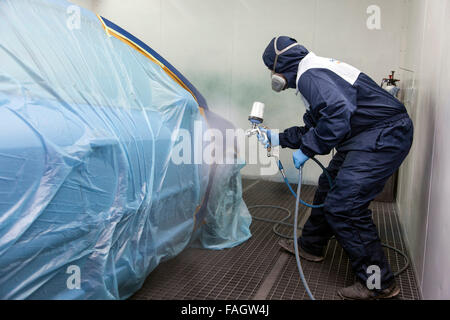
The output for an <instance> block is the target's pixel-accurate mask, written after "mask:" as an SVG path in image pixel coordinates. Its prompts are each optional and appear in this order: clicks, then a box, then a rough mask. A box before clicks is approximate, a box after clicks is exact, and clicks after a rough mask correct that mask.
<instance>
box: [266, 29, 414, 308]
mask: <svg viewBox="0 0 450 320" xmlns="http://www.w3.org/2000/svg"><path fill="white" fill-rule="evenodd" d="M263 60H264V63H265V65H266V66H267V67H268V68H269V70H270V71H271V79H272V88H273V90H275V91H277V92H280V91H283V90H286V89H296V91H297V94H298V93H300V95H299V97H301V98H302V99H303V101H304V103H305V104H306V109H307V112H306V113H305V115H304V117H303V119H304V123H305V125H304V126H303V127H293V128H289V129H286V130H285V131H284V132H282V133H280V134H275V133H274V132H271V131H270V130H267V132H266V133H267V135H268V138H269V140H270V143H271V145H272V146H277V145H280V146H281V147H283V148H291V149H295V150H297V151H295V152H294V154H293V161H294V164H295V166H296V167H297V168H300V167H301V166H303V165H304V164H305V162H306V161H308V159H310V158H312V157H314V156H316V155H326V154H329V153H330V152H331V151H332V150H333V149H334V148H335V149H336V154H335V156H334V157H333V159H332V160H331V162H330V164H329V166H328V172H329V174H330V175H331V177H332V179H333V181H334V184H333V186H332V187H330V185H329V182H328V179H327V177H326V176H325V174H322V175H321V176H320V178H319V186H318V189H317V192H316V194H315V197H314V204H321V203H324V207H323V208H316V209H312V211H311V216H310V217H309V219H308V221H307V222H306V224H305V226H304V228H303V232H302V235H301V237H300V238H299V239H298V243H299V248H300V256H301V257H302V258H304V259H306V260H309V261H314V262H320V261H322V260H323V259H324V249H325V247H326V246H327V243H328V241H329V240H330V238H331V237H332V236H335V237H336V239H337V240H338V241H339V243H340V244H341V246H342V247H343V248H344V250H345V252H346V253H347V254H348V256H349V258H350V260H351V263H352V267H353V270H354V272H355V274H356V276H357V279H358V281H357V282H356V283H355V284H354V285H352V286H350V287H347V288H342V289H340V290H339V291H338V294H339V295H340V296H341V297H342V298H344V299H364V300H368V299H381V298H391V297H394V296H396V295H398V293H399V292H400V290H399V288H398V286H397V285H396V282H395V279H394V275H393V273H392V270H391V268H390V266H389V263H388V262H387V260H386V257H385V255H384V252H383V249H382V245H381V241H380V238H379V236H378V232H377V229H376V226H375V224H374V223H373V220H372V212H371V210H370V209H369V205H370V202H371V201H372V200H374V199H375V197H376V196H377V195H378V194H379V193H380V192H381V191H382V190H383V187H384V185H385V183H386V181H387V180H388V179H389V177H390V176H391V175H392V174H393V173H394V172H395V171H396V170H397V169H398V168H399V166H400V165H401V163H402V162H403V160H404V159H405V157H406V156H407V155H408V152H409V150H410V148H411V144H412V141H413V124H412V121H411V119H410V117H409V116H408V113H407V111H406V109H405V106H404V105H403V104H402V103H401V102H400V101H399V100H397V99H396V98H395V97H393V96H392V95H391V94H389V93H388V92H387V91H385V90H384V89H382V88H381V87H380V86H379V85H377V84H376V83H375V82H374V81H373V80H372V79H371V78H370V77H368V76H367V75H366V74H364V73H362V72H361V71H359V70H358V69H357V68H355V67H352V66H350V65H348V64H346V63H343V62H340V61H337V60H334V59H329V58H322V57H319V56H316V55H315V54H314V53H312V52H309V51H308V50H307V49H306V48H305V47H303V46H302V45H300V44H298V43H297V41H296V40H295V39H292V38H289V37H278V38H275V39H273V40H272V41H271V42H270V44H269V45H268V47H267V49H266V50H265V52H264V55H263ZM280 245H281V246H282V247H283V248H285V249H286V250H288V251H290V252H294V249H293V248H294V245H293V241H290V242H289V241H281V242H280ZM374 270H375V271H376V270H379V276H380V281H379V282H378V283H379V284H380V285H379V286H378V287H377V285H376V280H375V281H373V280H374V278H373V277H372V275H374V274H375V276H376V273H374ZM368 279H369V281H368ZM368 282H370V283H371V284H372V285H368ZM374 283H375V288H373V284H374Z"/></svg>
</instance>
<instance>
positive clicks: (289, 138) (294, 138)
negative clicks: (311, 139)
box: [279, 112, 314, 149]
mask: <svg viewBox="0 0 450 320" xmlns="http://www.w3.org/2000/svg"><path fill="white" fill-rule="evenodd" d="M303 122H304V123H305V125H304V126H303V127H292V128H289V129H286V130H284V132H282V133H280V136H279V138H280V146H281V147H283V148H290V149H299V148H300V144H301V139H302V136H303V135H304V134H306V133H307V132H308V131H309V130H310V129H311V128H312V127H313V126H314V120H313V119H312V117H311V114H310V113H309V112H306V113H305V115H304V116H303Z"/></svg>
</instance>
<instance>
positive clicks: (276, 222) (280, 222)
mask: <svg viewBox="0 0 450 320" xmlns="http://www.w3.org/2000/svg"><path fill="white" fill-rule="evenodd" d="M311 160H313V161H314V162H315V163H317V165H318V166H319V167H320V168H321V169H322V170H323V172H324V174H325V175H326V177H327V179H328V183H329V184H330V188H332V187H333V179H332V178H331V176H330V174H329V172H328V170H327V169H326V168H325V167H324V166H323V165H322V163H320V161H318V160H317V159H315V158H312V159H311ZM278 169H279V170H280V173H281V175H282V176H283V180H284V183H285V184H286V185H287V187H288V188H289V190H290V191H291V193H292V194H293V195H294V197H295V198H296V201H295V214H294V224H291V223H287V222H286V221H287V220H289V219H290V218H291V215H292V214H291V212H290V211H289V209H286V208H283V207H280V206H272V205H256V206H251V207H248V209H249V210H251V209H258V208H274V209H278V210H282V211H285V212H287V213H288V215H287V216H286V217H285V218H283V219H281V220H272V219H266V218H260V217H256V216H253V219H255V220H257V221H262V222H268V223H274V226H273V232H274V233H275V234H276V235H278V236H280V237H282V238H287V239H294V249H295V259H296V262H297V269H298V272H299V274H300V278H301V280H302V283H303V286H304V288H305V290H306V292H307V294H308V296H309V298H310V299H311V300H315V298H314V295H313V294H312V292H311V290H310V289H309V286H308V282H307V281H306V278H305V274H304V272H303V268H302V264H301V261H300V256H299V252H298V241H297V239H298V236H297V231H298V230H299V229H300V230H301V229H302V228H300V227H298V211H299V205H300V204H302V205H304V206H307V207H309V208H322V207H323V206H324V204H319V205H314V204H309V203H306V202H305V201H303V200H302V199H301V198H300V194H301V186H302V169H303V168H300V169H299V175H298V185H297V193H295V192H294V189H293V188H292V187H291V185H290V183H289V181H288V180H287V177H286V174H285V172H284V168H283V164H282V163H281V161H280V160H278ZM279 225H284V226H290V227H293V228H294V235H293V237H289V236H286V235H284V234H282V233H280V232H278V230H277V226H279ZM382 246H383V247H385V248H387V249H390V250H393V251H395V252H396V253H398V254H399V255H401V256H402V257H403V258H404V259H405V266H404V267H403V268H401V269H400V270H399V271H397V272H396V273H395V274H394V276H396V277H397V276H399V275H400V274H402V273H403V272H404V271H406V270H407V269H408V268H409V263H410V262H409V258H408V257H407V255H406V254H405V253H404V252H402V251H400V250H398V249H397V248H394V247H391V246H389V245H387V244H382Z"/></svg>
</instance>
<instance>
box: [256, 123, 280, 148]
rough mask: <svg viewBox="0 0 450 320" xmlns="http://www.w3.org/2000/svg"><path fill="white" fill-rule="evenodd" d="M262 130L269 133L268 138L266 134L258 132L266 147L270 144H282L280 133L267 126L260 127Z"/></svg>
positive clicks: (259, 138) (273, 145)
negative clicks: (262, 134)
mask: <svg viewBox="0 0 450 320" xmlns="http://www.w3.org/2000/svg"><path fill="white" fill-rule="evenodd" d="M259 130H261V132H263V133H265V134H266V135H267V139H265V137H264V136H261V135H260V134H258V140H259V141H261V143H262V144H263V145H264V148H266V149H267V148H269V147H270V146H272V147H276V146H279V145H280V137H279V135H278V133H273V132H272V131H271V130H268V129H265V128H259Z"/></svg>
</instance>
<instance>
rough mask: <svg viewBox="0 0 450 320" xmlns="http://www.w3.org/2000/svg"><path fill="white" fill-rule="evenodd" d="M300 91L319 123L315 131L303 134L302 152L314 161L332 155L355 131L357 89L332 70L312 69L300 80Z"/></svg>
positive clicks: (300, 146)
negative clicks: (352, 124)
mask: <svg viewBox="0 0 450 320" xmlns="http://www.w3.org/2000/svg"><path fill="white" fill-rule="evenodd" d="M299 89H300V91H301V93H302V94H303V96H304V97H305V98H306V99H307V100H308V101H309V103H310V104H311V113H312V114H313V115H314V118H315V119H316V120H317V123H316V125H315V127H314V128H310V129H309V130H308V132H306V133H304V134H302V137H301V139H300V143H299V145H298V146H299V149H300V150H301V151H302V152H303V153H304V154H305V155H307V156H308V157H310V158H311V157H313V156H315V155H317V154H320V155H324V154H328V153H330V152H331V150H332V149H333V148H335V147H336V146H337V145H338V144H339V143H340V142H342V141H343V140H344V139H345V138H346V136H347V135H348V134H349V133H350V131H351V117H352V115H353V113H354V112H355V110H356V97H357V92H356V88H354V87H353V86H352V85H351V84H350V83H348V82H347V81H345V80H344V79H342V78H340V77H339V76H337V75H336V74H334V73H333V72H332V71H330V70H326V69H312V70H309V71H307V72H306V73H304V74H303V75H302V77H301V78H300V80H299Z"/></svg>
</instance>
